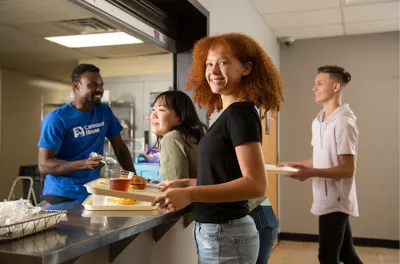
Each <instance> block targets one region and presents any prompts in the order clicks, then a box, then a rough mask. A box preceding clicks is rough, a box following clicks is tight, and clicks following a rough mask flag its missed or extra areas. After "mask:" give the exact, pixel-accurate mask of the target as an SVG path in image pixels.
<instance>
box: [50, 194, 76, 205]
mask: <svg viewBox="0 0 400 264" xmlns="http://www.w3.org/2000/svg"><path fill="white" fill-rule="evenodd" d="M42 200H44V201H46V202H48V203H49V204H60V203H67V202H72V201H75V200H73V199H69V198H66V197H62V196H57V195H50V194H48V195H43V196H42Z"/></svg>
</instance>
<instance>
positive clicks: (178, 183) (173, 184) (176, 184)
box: [158, 179, 189, 192]
mask: <svg viewBox="0 0 400 264" xmlns="http://www.w3.org/2000/svg"><path fill="white" fill-rule="evenodd" d="M158 186H159V187H160V189H161V191H162V192H165V191H166V190H168V189H170V188H185V187H188V186H189V184H188V182H187V180H186V179H182V180H172V181H162V182H160V183H159V184H158Z"/></svg>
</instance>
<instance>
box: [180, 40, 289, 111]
mask: <svg viewBox="0 0 400 264" xmlns="http://www.w3.org/2000/svg"><path fill="white" fill-rule="evenodd" d="M216 46H224V47H226V48H228V49H229V51H230V52H231V54H232V55H233V56H234V57H235V58H237V59H238V60H239V61H240V62H241V63H242V64H245V63H247V62H251V63H252V69H251V72H250V74H249V75H247V76H243V77H242V80H241V83H242V85H241V87H242V89H241V91H240V94H239V96H240V98H241V99H243V100H245V101H249V102H252V103H253V104H254V105H255V106H257V107H262V108H263V110H264V111H265V112H264V113H263V114H262V117H265V114H266V112H267V111H271V112H273V113H275V112H277V111H279V109H280V107H281V104H282V102H283V82H282V78H281V76H280V74H279V72H278V70H277V69H276V67H275V66H274V64H273V63H272V61H271V59H270V57H269V56H268V55H267V54H266V53H265V52H264V50H263V49H262V48H261V47H260V45H259V44H258V43H257V42H255V41H254V40H253V39H251V38H250V37H248V36H246V35H243V34H238V33H229V34H223V35H218V36H212V37H205V38H202V39H200V40H199V41H198V42H197V43H196V44H195V46H194V49H193V63H192V66H191V68H190V70H189V77H188V80H187V89H188V90H191V89H193V100H194V101H195V102H196V103H197V104H198V105H199V107H200V108H205V109H206V111H207V114H206V116H207V118H210V116H211V114H212V113H213V112H214V111H215V110H217V111H218V112H219V111H220V110H221V109H222V100H221V95H219V94H214V93H213V92H212V90H211V87H210V85H209V84H208V82H207V80H206V77H205V70H206V59H207V56H208V52H209V50H210V49H212V48H215V47H216Z"/></svg>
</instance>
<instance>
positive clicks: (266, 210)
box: [250, 206, 278, 264]
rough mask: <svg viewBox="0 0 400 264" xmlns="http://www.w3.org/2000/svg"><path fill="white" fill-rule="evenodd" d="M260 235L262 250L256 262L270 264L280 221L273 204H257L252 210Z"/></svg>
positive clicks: (251, 213)
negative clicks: (277, 218)
mask: <svg viewBox="0 0 400 264" xmlns="http://www.w3.org/2000/svg"><path fill="white" fill-rule="evenodd" d="M250 216H251V217H252V218H253V220H254V222H255V223H256V228H257V230H258V233H259V235H260V250H259V252H258V258H257V262H256V264H268V260H269V256H270V254H271V250H272V246H273V244H274V242H275V239H276V235H277V234H278V221H277V220H276V217H275V213H274V211H273V210H272V207H271V206H257V207H256V208H255V209H254V210H253V211H251V212H250Z"/></svg>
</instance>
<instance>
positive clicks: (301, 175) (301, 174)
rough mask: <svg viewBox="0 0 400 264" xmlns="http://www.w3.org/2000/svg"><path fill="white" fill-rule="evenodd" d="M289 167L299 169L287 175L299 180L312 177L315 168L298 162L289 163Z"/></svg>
mask: <svg viewBox="0 0 400 264" xmlns="http://www.w3.org/2000/svg"><path fill="white" fill-rule="evenodd" d="M289 167H293V168H296V169H299V171H298V172H296V173H291V174H289V175H288V177H290V178H293V179H296V180H299V181H305V180H307V179H308V178H311V177H314V173H315V170H314V169H313V168H311V167H308V166H304V165H300V164H290V166H289Z"/></svg>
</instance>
